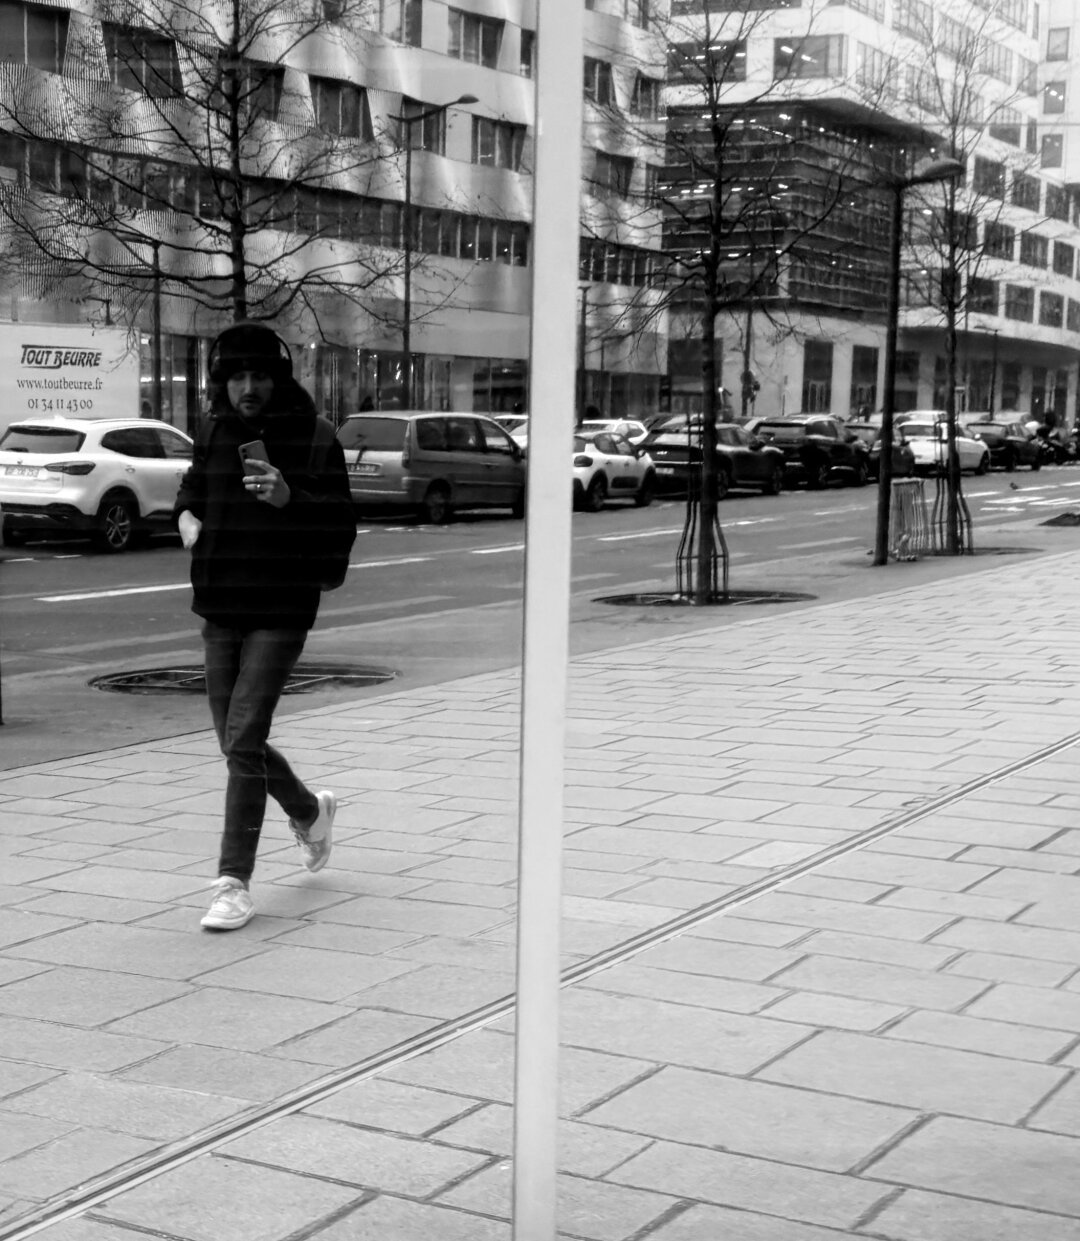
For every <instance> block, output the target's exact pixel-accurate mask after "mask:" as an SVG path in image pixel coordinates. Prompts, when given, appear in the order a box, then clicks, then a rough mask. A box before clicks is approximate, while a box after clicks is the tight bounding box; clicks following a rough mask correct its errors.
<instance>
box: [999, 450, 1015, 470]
mask: <svg viewBox="0 0 1080 1241" xmlns="http://www.w3.org/2000/svg"><path fill="white" fill-rule="evenodd" d="M1001 468H1002V469H1003V470H1004V471H1005V473H1006V474H1011V473H1012V472H1013V470H1015V469H1016V453H1014V452H1012V451H1011V450H1010V451H1009V452H1007V453H1005V455H1004V456H1003V457H1002V459H1001Z"/></svg>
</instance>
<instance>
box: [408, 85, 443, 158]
mask: <svg viewBox="0 0 1080 1241" xmlns="http://www.w3.org/2000/svg"><path fill="white" fill-rule="evenodd" d="M431 111H432V105H431V104H426V103H421V102H420V101H419V100H417V99H405V98H403V99H402V101H401V115H402V116H403V117H405V118H409V117H417V116H420V115H421V113H424V112H431ZM398 142H399V144H400V145H401V146H403V147H405V146H411V147H412V149H413V150H414V151H431V152H432V153H433V154H435V155H445V154H446V110H445V109H439V110H438V111H434V112H433V113H432V115H429V116H425V117H424V119H423V120H422V121H413V122H411V123H408V122H407V120H405V121H399V122H398Z"/></svg>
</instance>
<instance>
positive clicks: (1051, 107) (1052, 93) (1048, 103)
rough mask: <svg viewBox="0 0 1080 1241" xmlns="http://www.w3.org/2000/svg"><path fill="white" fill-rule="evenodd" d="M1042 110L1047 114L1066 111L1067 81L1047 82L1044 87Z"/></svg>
mask: <svg viewBox="0 0 1080 1241" xmlns="http://www.w3.org/2000/svg"><path fill="white" fill-rule="evenodd" d="M1042 110H1043V112H1044V113H1045V114H1047V115H1053V114H1057V113H1061V112H1064V111H1065V83H1064V82H1047V84H1046V85H1045V86H1044V87H1043V103H1042Z"/></svg>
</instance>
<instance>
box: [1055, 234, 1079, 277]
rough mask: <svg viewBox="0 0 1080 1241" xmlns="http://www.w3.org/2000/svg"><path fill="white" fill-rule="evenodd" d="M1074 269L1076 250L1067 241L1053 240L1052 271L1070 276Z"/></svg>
mask: <svg viewBox="0 0 1080 1241" xmlns="http://www.w3.org/2000/svg"><path fill="white" fill-rule="evenodd" d="M1075 270H1076V250H1075V249H1074V248H1073V247H1072V246H1070V245H1069V243H1068V242H1067V241H1055V242H1054V271H1056V272H1057V274H1058V275H1059V276H1068V277H1069V278H1070V279H1071V278H1072V275H1073V272H1074V271H1075Z"/></svg>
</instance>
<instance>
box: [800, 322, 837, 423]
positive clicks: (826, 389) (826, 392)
mask: <svg viewBox="0 0 1080 1241" xmlns="http://www.w3.org/2000/svg"><path fill="white" fill-rule="evenodd" d="M832 371H833V347H832V344H831V342H829V341H824V340H808V341H807V342H806V344H805V345H804V346H803V384H802V408H803V413H806V414H821V413H826V412H827V411H828V410H830V409H832Z"/></svg>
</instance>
